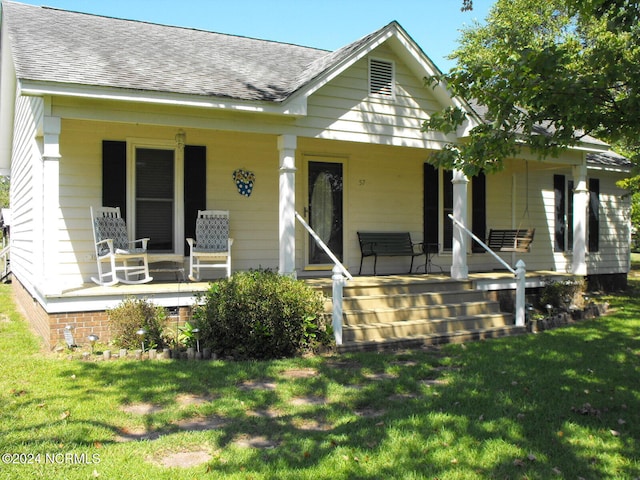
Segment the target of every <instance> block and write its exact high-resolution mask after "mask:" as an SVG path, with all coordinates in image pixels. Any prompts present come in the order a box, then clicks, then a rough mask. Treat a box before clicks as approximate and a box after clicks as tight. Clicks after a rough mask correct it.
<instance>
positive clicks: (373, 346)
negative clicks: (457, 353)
mask: <svg viewBox="0 0 640 480" xmlns="http://www.w3.org/2000/svg"><path fill="white" fill-rule="evenodd" d="M525 333H527V329H526V328H525V327H516V326H515V325H508V326H504V327H494V328H482V329H477V330H459V331H457V332H454V333H434V334H428V335H416V336H413V337H388V338H385V339H382V340H360V341H350V342H344V343H343V344H342V345H339V346H338V347H337V350H338V352H339V353H347V352H366V351H384V350H398V349H403V348H422V347H425V346H429V345H442V344H446V343H465V342H473V341H478V340H488V339H491V338H500V337H505V336H510V335H523V334H525Z"/></svg>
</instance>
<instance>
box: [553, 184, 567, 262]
mask: <svg viewBox="0 0 640 480" xmlns="http://www.w3.org/2000/svg"><path fill="white" fill-rule="evenodd" d="M564 185H565V181H564V175H554V176H553V196H554V199H555V236H554V239H555V240H554V246H553V249H554V251H556V252H564V245H565V243H564V234H565V223H564V215H565V200H566V199H565V194H564Z"/></svg>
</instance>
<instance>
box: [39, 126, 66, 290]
mask: <svg viewBox="0 0 640 480" xmlns="http://www.w3.org/2000/svg"><path fill="white" fill-rule="evenodd" d="M60 131H61V121H60V117H54V116H48V115H45V117H44V119H43V123H42V183H41V188H42V225H41V226H40V228H39V229H38V230H39V231H37V233H36V231H35V230H34V234H35V235H37V236H38V239H37V242H38V243H37V246H36V247H35V251H36V252H41V255H42V261H41V262H40V264H41V265H42V267H41V268H42V272H41V275H40V277H39V279H40V282H42V283H41V284H40V289H41V291H42V292H43V293H45V294H52V293H60V292H61V291H62V285H61V282H60V281H59V280H58V278H57V277H58V275H59V273H60V262H59V261H58V250H59V245H58V242H59V235H58V232H59V230H60V224H59V218H60V158H61V155H60ZM34 240H36V239H35V238H34Z"/></svg>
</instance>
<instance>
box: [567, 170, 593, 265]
mask: <svg viewBox="0 0 640 480" xmlns="http://www.w3.org/2000/svg"><path fill="white" fill-rule="evenodd" d="M573 184H574V191H573V266H572V269H571V273H573V274H574V275H582V276H584V275H586V274H587V206H588V202H589V190H588V188H587V165H586V163H583V164H582V165H579V166H576V167H573Z"/></svg>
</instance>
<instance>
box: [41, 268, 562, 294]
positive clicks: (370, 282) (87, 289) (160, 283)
mask: <svg viewBox="0 0 640 480" xmlns="http://www.w3.org/2000/svg"><path fill="white" fill-rule="evenodd" d="M570 277H572V275H571V274H567V273H560V272H553V271H546V270H539V271H530V272H527V281H528V283H529V282H531V281H533V282H534V283H537V282H541V281H543V280H544V279H548V278H559V279H562V278H570ZM298 278H299V280H303V281H304V282H306V283H307V284H309V285H310V286H313V287H318V288H330V287H331V285H332V280H331V277H330V275H329V276H323V277H317V276H304V277H302V276H301V277H298ZM513 278H514V277H513V275H512V274H511V273H510V272H507V271H491V272H475V273H470V274H469V279H468V280H469V281H472V282H483V281H484V282H491V281H498V282H500V281H502V282H508V281H509V280H512V279H513ZM212 281H216V279H211V280H205V281H199V282H192V281H171V280H153V281H151V282H149V283H145V284H139V285H126V284H123V283H119V284H117V285H114V286H111V287H103V286H100V285H96V284H94V283H86V284H84V285H83V286H82V287H78V288H75V289H71V290H67V291H64V292H62V293H61V294H58V295H53V296H54V297H58V298H74V297H113V296H119V297H125V296H127V295H138V296H141V295H147V296H154V295H159V294H165V295H166V294H176V295H180V296H184V295H188V294H197V293H203V292H206V291H207V290H208V289H209V284H210V282H212ZM443 281H448V282H451V281H454V280H453V279H452V278H451V277H450V276H449V275H447V274H433V273H430V274H424V273H413V274H404V275H377V276H370V275H361V276H354V277H353V280H349V281H348V282H347V285H348V286H356V285H357V286H375V285H385V284H398V283H403V284H411V283H421V284H423V283H438V282H443Z"/></svg>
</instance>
